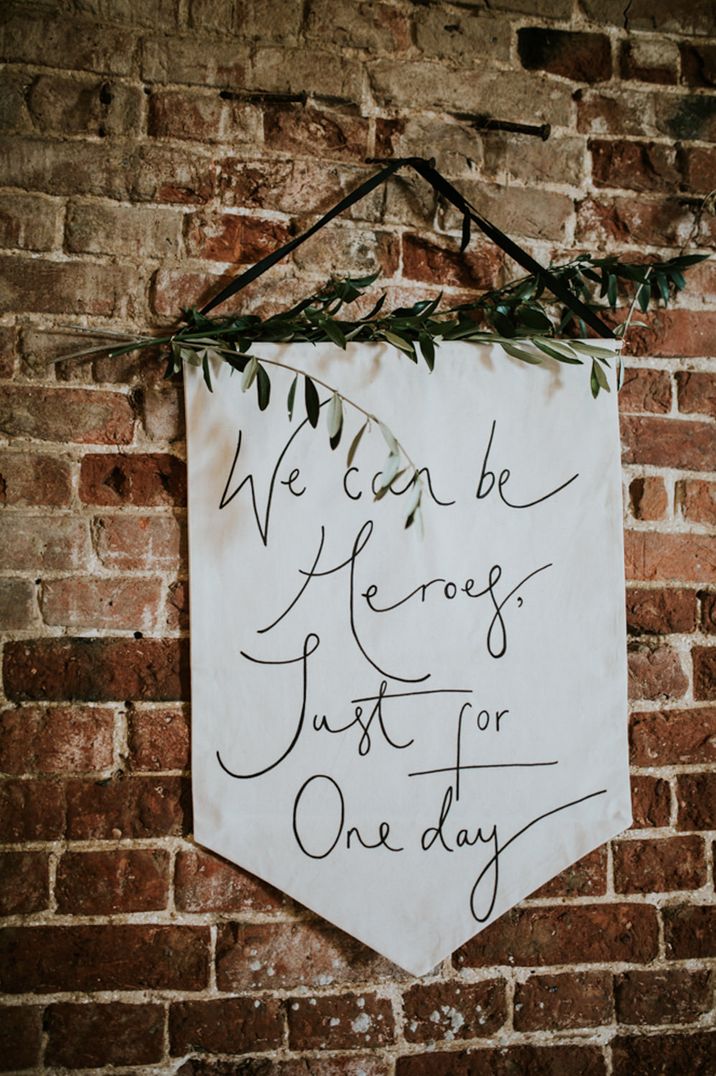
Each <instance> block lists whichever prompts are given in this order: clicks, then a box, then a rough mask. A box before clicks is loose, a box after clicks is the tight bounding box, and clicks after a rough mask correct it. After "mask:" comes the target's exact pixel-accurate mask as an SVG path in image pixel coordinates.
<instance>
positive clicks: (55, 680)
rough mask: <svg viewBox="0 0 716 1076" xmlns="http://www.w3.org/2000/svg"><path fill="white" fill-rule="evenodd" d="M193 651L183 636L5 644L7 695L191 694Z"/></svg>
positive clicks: (92, 698) (96, 698)
mask: <svg viewBox="0 0 716 1076" xmlns="http://www.w3.org/2000/svg"><path fill="white" fill-rule="evenodd" d="M188 658H189V655H188V648H187V646H186V643H185V641H183V640H180V639H139V640H135V639H82V638H58V639H31V640H27V641H25V642H11V643H8V644H6V646H5V652H4V655H3V673H4V682H5V693H6V694H7V696H8V697H9V698H11V699H13V700H14V701H16V702H22V701H24V700H26V699H28V700H30V699H48V700H50V701H53V700H56V701H61V700H64V699H81V700H83V701H85V702H105V701H110V700H122V699H136V700H144V701H149V702H151V701H156V702H169V701H173V700H181V699H185V698H187V697H188V679H189V675H188V674H189V660H188Z"/></svg>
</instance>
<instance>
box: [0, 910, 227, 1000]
mask: <svg viewBox="0 0 716 1076" xmlns="http://www.w3.org/2000/svg"><path fill="white" fill-rule="evenodd" d="M208 946H209V928H208V927H202V926H149V925H143V924H136V925H135V924H132V925H128V924H111V925H110V924H106V925H101V926H44V927H12V928H9V927H8V928H6V929H5V930H3V931H2V932H0V953H1V954H2V957H3V959H2V961H0V985H1V986H2V989H3V990H5V991H7V993H9V994H24V993H43V994H44V993H51V992H53V991H64V990H82V991H89V990H151V989H155V990H202V989H204V987H206V985H207V980H208V972H209V959H208V957H209V951H208Z"/></svg>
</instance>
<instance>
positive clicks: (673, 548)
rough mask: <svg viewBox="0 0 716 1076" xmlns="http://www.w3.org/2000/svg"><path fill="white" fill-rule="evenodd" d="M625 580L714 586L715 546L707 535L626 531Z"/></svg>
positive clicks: (715, 571) (715, 573)
mask: <svg viewBox="0 0 716 1076" xmlns="http://www.w3.org/2000/svg"><path fill="white" fill-rule="evenodd" d="M624 546H625V552H626V575H627V579H630V580H640V581H644V582H662V581H663V582H667V583H668V582H671V581H672V580H673V581H674V582H676V581H678V582H684V583H716V543H715V542H714V541H713V539H712V538H710V537H709V536H707V535H699V534H657V533H656V532H654V531H626V533H625V535H624Z"/></svg>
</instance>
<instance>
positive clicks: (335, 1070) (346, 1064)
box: [177, 1052, 393, 1076]
mask: <svg viewBox="0 0 716 1076" xmlns="http://www.w3.org/2000/svg"><path fill="white" fill-rule="evenodd" d="M307 1063H310V1066H311V1068H310V1076H391V1074H392V1071H393V1070H392V1067H391V1063H390V1061H389V1060H388V1059H386V1058H382V1057H379V1056H378V1055H377V1054H376V1053H375V1052H373V1053H370V1054H366V1053H356V1052H353V1053H350V1054H346V1053H341V1054H332V1055H329V1056H328V1057H326V1056H323V1057H311V1058H310V1059H309V1058H306V1057H305V1056H303V1057H298V1058H296V1059H295V1060H292V1061H274V1060H273V1058H269V1057H256V1058H247V1059H246V1060H242V1063H241V1069H240V1074H241V1076H264V1074H265V1073H266V1072H267V1068H266V1066H267V1065H269V1066H270V1068H269V1069H268V1072H270V1073H271V1074H272V1076H273V1073H274V1072H275V1073H276V1074H277V1076H306V1064H307ZM177 1076H237V1070H236V1064H235V1062H231V1061H215V1060H211V1059H210V1058H208V1057H206V1055H204V1057H192V1058H190V1059H189V1060H188V1061H185V1062H184V1064H183V1065H181V1066H180V1067H179V1068H178V1069H177Z"/></svg>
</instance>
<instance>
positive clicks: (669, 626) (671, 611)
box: [626, 587, 696, 635]
mask: <svg viewBox="0 0 716 1076" xmlns="http://www.w3.org/2000/svg"><path fill="white" fill-rule="evenodd" d="M626 613H627V629H628V630H629V631H630V632H632V633H633V634H634V635H668V634H669V633H670V632H690V631H695V630H696V591H695V590H687V589H683V588H676V587H659V588H652V587H649V588H646V587H628V588H627V598H626Z"/></svg>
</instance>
